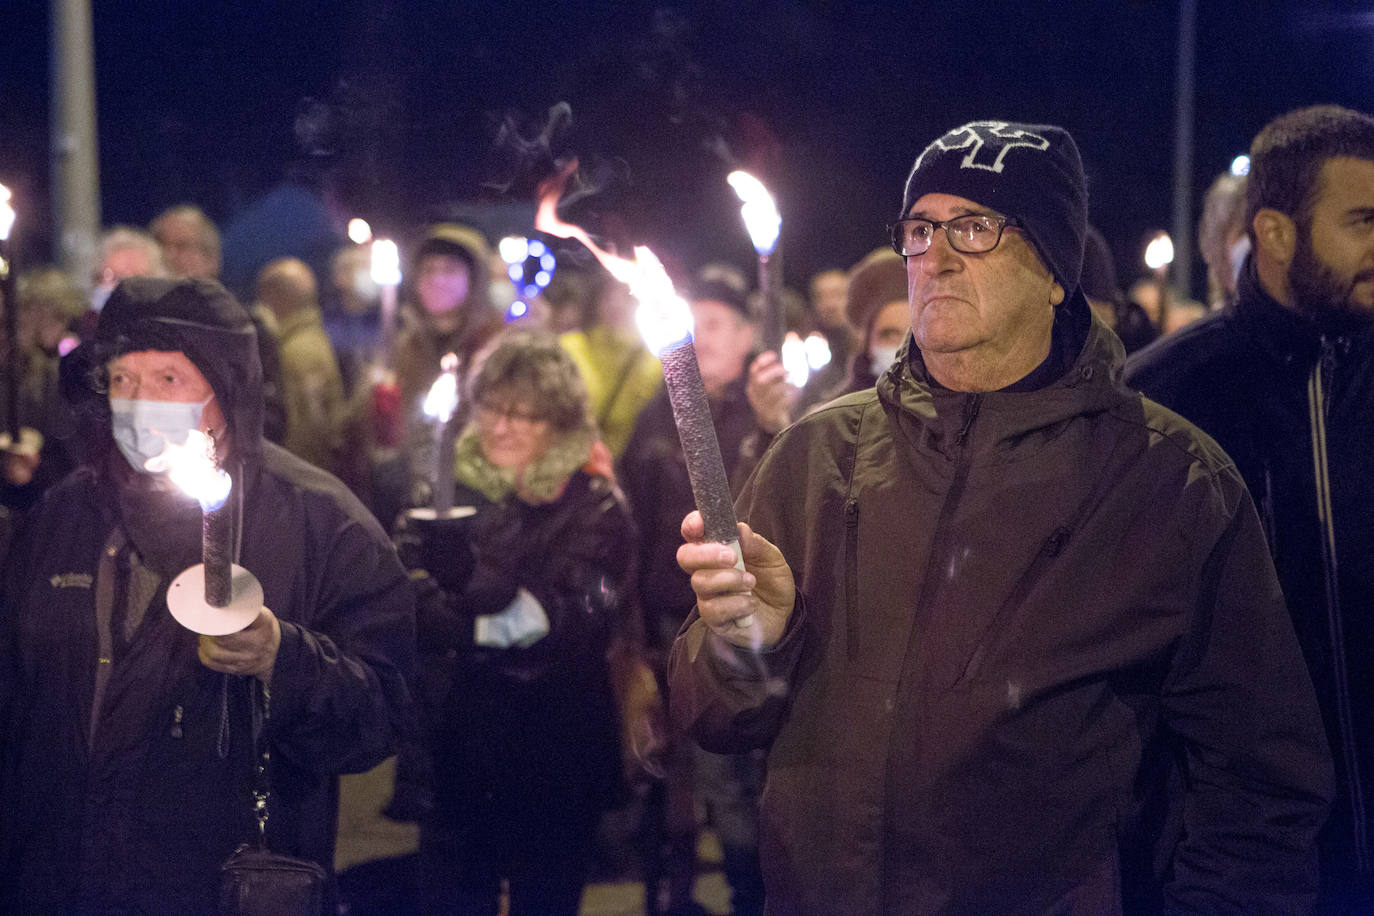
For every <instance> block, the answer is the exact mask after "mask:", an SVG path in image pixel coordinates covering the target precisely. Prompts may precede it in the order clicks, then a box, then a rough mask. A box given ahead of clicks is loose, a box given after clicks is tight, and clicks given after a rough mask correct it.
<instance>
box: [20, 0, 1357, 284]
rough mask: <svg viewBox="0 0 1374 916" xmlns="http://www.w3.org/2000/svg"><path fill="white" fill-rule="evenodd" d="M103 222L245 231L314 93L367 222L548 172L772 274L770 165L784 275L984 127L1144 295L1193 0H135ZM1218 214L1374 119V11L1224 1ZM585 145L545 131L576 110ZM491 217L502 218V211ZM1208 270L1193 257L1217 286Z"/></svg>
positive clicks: (33, 189)
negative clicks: (1339, 115)
mask: <svg viewBox="0 0 1374 916" xmlns="http://www.w3.org/2000/svg"><path fill="white" fill-rule="evenodd" d="M95 6H96V9H95V43H96V80H97V90H98V107H99V131H100V168H101V181H102V190H103V202H102V207H103V213H102V221H103V223H104V224H106V225H109V224H112V223H117V222H123V223H135V224H146V223H147V222H148V220H149V219H151V218H152V217H153V216H154V215H156V214H157V213H158V212H159V211H160V210H161V209H163V208H164V207H166V206H168V205H170V204H174V203H180V202H184V201H192V202H196V203H198V204H200V205H201V206H202V207H203V208H204V209H205V210H206V211H207V212H208V213H209V214H210V215H211V217H212V218H214V219H216V220H217V221H218V222H220V223H221V225H224V224H226V223H227V222H229V221H230V220H232V219H233V217H234V216H235V214H236V213H238V212H240V211H241V210H242V209H243V208H244V207H245V206H246V205H247V204H249V203H251V202H252V201H253V200H254V199H255V198H256V197H257V196H258V195H261V194H262V193H263V192H264V191H265V190H266V189H267V188H269V187H270V186H271V185H272V184H273V183H275V182H277V181H279V180H280V179H281V178H282V177H283V175H284V174H285V173H286V170H287V169H288V167H290V166H291V165H292V163H293V162H299V161H300V155H299V154H300V152H301V147H300V144H299V143H298V142H297V138H296V136H295V131H294V129H293V125H294V124H295V123H296V121H297V115H298V114H299V113H300V112H302V111H304V110H307V108H308V106H309V104H310V103H309V101H308V100H312V99H313V100H315V101H316V102H317V103H320V105H321V106H322V107H321V109H320V110H326V111H328V112H329V115H328V117H327V118H326V119H323V120H322V121H321V120H319V119H317V121H316V123H317V124H319V125H322V126H321V127H320V129H318V130H316V131H314V133H313V134H312V137H311V141H312V143H313V145H314V148H315V149H316V151H330V152H332V153H333V156H332V158H331V159H330V163H331V165H332V167H333V170H334V174H335V176H336V177H337V182H338V183H337V187H338V188H339V191H340V194H341V198H342V200H343V202H344V207H343V209H344V210H347V211H348V213H349V215H361V216H364V217H366V218H367V219H369V220H370V221H371V222H372V223H373V224H374V226H376V227H379V228H380V229H382V230H383V231H387V232H391V233H395V234H398V235H401V236H402V237H405V235H406V234H407V233H408V232H411V231H413V230H414V229H415V228H416V227H418V226H419V225H420V224H422V223H424V222H426V221H429V220H433V219H435V218H441V217H448V216H454V215H459V216H463V215H471V214H479V216H478V217H476V218H477V219H478V220H479V221H481V220H482V219H488V218H487V217H481V216H480V214H483V213H491V212H497V213H498V214H504V215H503V216H494V217H490V218H489V219H488V225H486V226H484V228H488V229H489V230H491V231H498V230H499V229H500V228H502V227H500V226H497V225H496V224H497V223H501V222H503V221H504V222H505V223H507V224H509V223H512V222H514V223H518V222H519V221H520V219H521V214H522V213H523V212H524V208H528V207H529V203H530V192H531V189H532V187H533V183H534V182H535V181H536V180H537V179H538V177H540V174H541V172H542V171H543V170H544V169H546V168H547V166H548V162H549V156H550V154H552V155H555V156H566V155H573V154H575V155H578V156H579V157H580V159H581V161H582V163H583V166H584V170H585V173H586V175H587V176H588V179H589V180H590V181H591V182H592V183H593V185H594V186H595V187H596V188H598V189H599V190H598V193H595V194H592V195H590V196H588V197H586V198H584V199H583V200H582V201H581V202H579V203H578V204H576V205H575V206H574V207H573V208H572V210H571V211H570V215H571V216H572V217H573V218H574V219H578V220H580V221H584V222H586V223H587V224H588V225H589V226H591V227H592V228H593V229H594V230H596V231H598V232H600V233H602V234H604V235H605V236H606V237H607V238H610V239H611V240H618V241H620V242H621V243H624V242H642V243H648V244H650V245H652V246H655V248H656V250H659V251H660V253H661V254H662V255H663V256H664V257H665V260H668V261H670V262H671V263H676V264H677V265H679V266H680V267H682V268H683V269H690V268H693V267H695V266H697V265H699V264H701V263H703V262H704V261H706V260H712V259H723V260H728V261H733V262H735V263H737V264H739V265H740V266H741V267H748V266H749V265H750V264H751V262H752V257H753V254H752V249H751V248H750V246H749V242H748V238H747V236H746V235H745V233H744V229H743V227H742V225H741V223H740V221H739V218H738V215H737V203H736V201H735V198H734V196H733V192H732V191H731V190H730V188H729V187H728V185H727V184H726V183H725V174H726V173H727V172H728V171H729V170H730V169H731V168H732V167H736V166H737V165H743V166H744V167H749V168H751V169H753V170H755V171H756V172H757V173H758V174H760V175H761V176H762V177H764V179H765V181H766V182H767V183H768V184H769V185H770V187H771V188H773V190H774V193H775V194H776V196H777V197H778V201H779V207H780V209H781V211H782V213H783V220H784V222H783V236H782V244H783V247H784V252H785V257H784V264H785V268H786V279H787V281H788V283H789V284H790V285H793V286H797V287H801V286H803V285H804V283H805V280H806V278H807V277H808V276H809V275H810V274H811V273H812V272H814V271H816V270H818V269H820V268H823V267H829V266H848V265H849V264H852V263H853V262H854V261H856V260H858V259H859V258H860V257H861V256H862V255H863V254H864V253H866V252H867V251H869V250H870V249H872V248H873V247H875V246H877V245H879V244H882V243H883V241H884V231H883V226H884V224H885V223H887V222H888V221H889V220H891V219H892V218H893V217H894V216H895V215H896V214H895V210H896V208H897V206H898V204H899V203H900V194H901V185H902V182H903V181H904V179H905V177H906V172H907V170H908V169H909V167H910V164H911V161H912V160H913V159H914V158H915V155H916V153H917V152H919V150H920V148H921V147H922V146H923V145H924V144H925V143H926V142H928V141H930V140H931V139H933V138H934V137H935V136H936V135H937V134H939V133H941V132H943V131H944V130H946V129H948V128H950V127H953V126H956V125H958V124H960V123H962V122H964V121H967V120H971V119H975V118H1006V119H1011V120H1022V121H1038V122H1051V123H1057V124H1061V125H1063V126H1064V127H1067V128H1068V129H1069V130H1070V131H1071V132H1072V133H1073V134H1074V136H1075V138H1076V139H1077V141H1078V144H1079V147H1080V149H1081V151H1082V153H1083V158H1084V162H1085V165H1086V167H1087V170H1088V175H1089V183H1090V199H1091V204H1090V206H1091V216H1092V219H1093V222H1094V223H1096V224H1097V225H1098V226H1099V227H1100V228H1101V229H1102V230H1103V232H1104V234H1105V235H1106V236H1107V238H1108V240H1109V242H1110V243H1111V245H1112V247H1113V249H1114V252H1115V254H1116V258H1117V262H1118V268H1119V270H1120V271H1121V272H1122V273H1123V282H1124V281H1126V280H1128V279H1129V278H1130V276H1131V275H1132V274H1133V273H1134V272H1135V267H1134V265H1135V263H1136V262H1137V261H1138V258H1139V250H1140V248H1139V246H1140V242H1141V239H1142V237H1143V235H1144V234H1145V233H1146V232H1147V230H1149V229H1152V228H1168V227H1169V226H1170V223H1171V215H1170V206H1171V195H1172V189H1171V180H1172V163H1173V139H1172V137H1173V119H1174V110H1173V105H1174V101H1173V100H1174V68H1175V64H1176V61H1175V50H1174V48H1175V36H1176V30H1177V21H1176V16H1177V5H1176V4H1175V3H1172V2H1126V3H1110V2H1099V3H1067V2H1066V3H1048V2H1029V0H1027V2H1019V3H1013V2H1006V3H1003V2H991V0H984V2H954V0H947V2H938V3H928V2H919V0H910V2H902V3H893V4H890V5H887V4H858V3H840V2H810V3H780V2H738V3H724V2H717V3H696V4H685V3H684V4H671V3H622V4H608V3H602V4H594V3H551V2H545V3H519V2H511V0H503V2H463V0H447V2H414V3H400V2H388V0H340V2H308V3H307V2H294V3H286V2H278V3H266V2H258V0H251V2H249V0H240V2H215V0H161V2H148V0H117V2H116V0H109V2H101V0H96V3H95ZM1198 6H1199V9H1198V16H1197V73H1196V86H1197V92H1196V101H1195V113H1196V120H1195V128H1194V130H1195V139H1196V149H1195V153H1194V174H1193V176H1192V179H1193V186H1194V197H1195V202H1200V200H1201V196H1202V193H1203V191H1204V190H1205V189H1206V187H1207V185H1208V184H1209V183H1210V181H1211V179H1212V178H1213V177H1214V176H1215V175H1216V174H1217V173H1218V172H1220V171H1221V170H1223V169H1224V168H1226V166H1227V165H1228V164H1229V162H1230V160H1231V158H1232V157H1233V156H1234V155H1236V154H1237V153H1239V152H1243V151H1244V150H1245V149H1246V147H1247V146H1248V145H1249V141H1250V138H1251V137H1252V136H1253V135H1254V133H1255V132H1256V131H1257V130H1258V129H1259V128H1260V127H1261V126H1263V124H1264V123H1265V122H1266V121H1268V120H1269V119H1270V118H1272V117H1274V116H1275V115H1277V114H1279V113H1281V112H1283V111H1286V110H1288V109H1291V108H1294V107H1297V106H1299V105H1304V104H1312V103H1318V102H1335V103H1339V104H1344V105H1349V106H1351V107H1355V108H1360V109H1363V110H1366V111H1374V66H1371V64H1374V13H1370V12H1368V10H1369V5H1368V4H1367V3H1364V4H1336V3H1310V2H1288V3H1277V2H1272V3H1271V2H1235V0H1212V2H1209V0H1201V2H1199V4H1198ZM48 67H49V60H48V10H47V3H46V2H42V0H4V2H2V3H0V106H2V108H0V181H3V182H4V183H6V184H8V185H10V186H11V187H12V188H15V189H16V191H17V192H18V197H19V200H20V201H21V202H22V204H23V205H24V206H25V210H24V219H25V225H24V232H25V235H24V236H23V238H22V239H21V249H20V250H21V254H22V256H24V257H25V258H26V259H43V258H47V257H51V256H52V254H53V252H52V250H51V249H52V245H51V228H50V226H48V225H47V223H48V214H47V212H46V208H47V194H48V176H47V169H48V166H47V163H48V125H47V120H46V118H47V110H48V87H47V79H48ZM559 102H564V103H567V105H568V106H570V108H571V111H572V119H571V125H570V127H567V128H566V129H564V130H561V131H558V132H556V133H555V135H554V137H553V138H552V143H551V147H552V148H551V150H545V149H542V148H540V146H539V144H538V143H537V142H535V139H536V137H537V135H538V134H539V132H540V130H541V128H542V127H543V126H544V123H545V121H546V117H547V112H548V111H549V109H550V107H551V106H554V105H555V104H557V103H559ZM492 208H497V209H496V210H495V211H493V210H492ZM1202 273H1203V271H1202V269H1201V267H1200V265H1199V266H1196V267H1194V269H1193V275H1194V290H1195V291H1196V292H1200V291H1201V287H1202Z"/></svg>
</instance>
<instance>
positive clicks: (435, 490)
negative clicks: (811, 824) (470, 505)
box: [424, 353, 458, 518]
mask: <svg viewBox="0 0 1374 916" xmlns="http://www.w3.org/2000/svg"><path fill="white" fill-rule="evenodd" d="M439 366H440V368H442V369H443V371H442V372H441V373H440V374H439V377H438V378H437V379H435V380H434V384H433V385H431V386H429V393H428V394H426V395H425V403H424V412H425V416H427V417H429V418H430V419H431V420H433V421H434V477H433V478H432V480H431V481H430V490H429V492H430V503H431V505H432V506H433V507H434V517H435V518H443V517H444V516H446V515H448V513H449V510H450V509H452V508H453V436H452V435H450V431H449V430H450V421H451V420H452V419H453V413H454V411H456V410H457V409H458V355H457V354H455V353H445V354H444V358H443V359H442V360H440V361H439Z"/></svg>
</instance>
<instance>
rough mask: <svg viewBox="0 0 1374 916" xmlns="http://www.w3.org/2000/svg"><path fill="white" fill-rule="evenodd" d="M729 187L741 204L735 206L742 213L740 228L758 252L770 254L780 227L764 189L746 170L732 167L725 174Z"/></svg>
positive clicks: (776, 212)
mask: <svg viewBox="0 0 1374 916" xmlns="http://www.w3.org/2000/svg"><path fill="white" fill-rule="evenodd" d="M725 180H726V181H728V182H730V187H732V188H734V189H735V194H736V195H737V196H738V197H739V199H740V201H741V202H742V203H743V206H741V207H740V208H739V212H740V216H742V217H744V228H745V229H747V230H749V239H750V241H752V242H753V243H754V250H755V251H757V252H758V253H759V254H764V255H767V254H772V253H773V249H774V248H775V247H776V246H777V244H778V232H779V231H780V230H781V229H782V216H780V215H779V214H778V206H777V204H775V203H774V202H773V195H772V194H769V193H768V189H767V188H765V187H764V186H763V182H761V181H759V180H758V179H757V178H755V177H754V176H753V175H750V174H749V173H748V172H740V171H734V172H731V173H730V174H729V175H727V176H725Z"/></svg>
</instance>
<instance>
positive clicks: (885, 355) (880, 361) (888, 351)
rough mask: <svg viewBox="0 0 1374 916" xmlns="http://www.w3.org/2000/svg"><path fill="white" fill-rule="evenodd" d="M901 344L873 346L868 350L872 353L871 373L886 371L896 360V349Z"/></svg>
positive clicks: (879, 373)
mask: <svg viewBox="0 0 1374 916" xmlns="http://www.w3.org/2000/svg"><path fill="white" fill-rule="evenodd" d="M900 347H901V344H896V345H894V346H891V347H874V348H873V349H872V350H871V351H870V352H871V353H872V354H873V363H872V368H873V374H874V375H882V374H883V373H884V372H886V371H887V367H888V366H890V365H892V364H893V363H895V362H896V361H897V350H898V349H900Z"/></svg>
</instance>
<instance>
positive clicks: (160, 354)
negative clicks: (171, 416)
mask: <svg viewBox="0 0 1374 916" xmlns="http://www.w3.org/2000/svg"><path fill="white" fill-rule="evenodd" d="M105 370H106V372H107V373H108V375H109V378H110V397H111V398H126V399H128V400H131V401H177V402H180V403H183V404H202V403H205V401H206V399H207V398H209V403H206V404H205V409H204V410H203V411H202V412H201V417H202V423H203V429H202V431H203V432H207V433H214V434H215V435H216V436H217V437H218V436H219V434H222V433H223V431H224V428H225V423H224V414H223V412H221V410H220V407H219V402H218V401H217V400H216V399H215V392H214V389H212V388H211V387H210V383H209V381H207V380H206V378H205V376H204V375H202V374H201V371H200V370H199V369H197V368H196V364H195V363H193V362H191V360H189V359H187V357H186V354H184V353H181V352H180V351H177V350H137V351H134V352H132V353H125V354H123V355H122V356H116V357H115V358H114V359H112V360H110V361H109V362H108V363H106V364H105Z"/></svg>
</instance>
